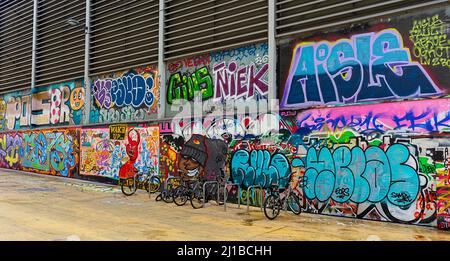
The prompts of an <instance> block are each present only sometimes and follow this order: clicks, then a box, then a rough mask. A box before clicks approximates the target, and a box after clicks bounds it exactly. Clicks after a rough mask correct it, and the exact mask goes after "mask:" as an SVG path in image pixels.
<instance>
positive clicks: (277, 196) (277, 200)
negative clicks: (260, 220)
mask: <svg viewBox="0 0 450 261" xmlns="http://www.w3.org/2000/svg"><path fill="white" fill-rule="evenodd" d="M291 176H292V173H291V174H290V175H289V176H287V177H285V178H280V181H284V180H286V181H288V182H289V181H290V179H291ZM280 183H282V182H280ZM287 208H289V210H290V211H292V212H293V213H294V214H296V215H299V214H300V213H301V212H302V205H301V204H300V199H299V197H298V196H297V195H296V194H295V192H294V191H293V189H292V187H291V185H290V184H289V185H288V187H287V188H284V187H280V186H279V184H271V185H270V186H269V189H268V196H267V198H266V200H265V201H264V215H265V216H266V217H267V218H268V219H270V220H273V219H275V218H276V217H277V216H278V215H279V214H280V211H281V210H285V211H286V210H287Z"/></svg>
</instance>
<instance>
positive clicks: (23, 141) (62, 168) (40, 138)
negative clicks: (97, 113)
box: [0, 128, 80, 177]
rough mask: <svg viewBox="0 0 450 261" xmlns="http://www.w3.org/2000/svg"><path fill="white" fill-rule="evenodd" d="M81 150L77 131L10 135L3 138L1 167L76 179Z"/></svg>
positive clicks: (39, 131)
mask: <svg viewBox="0 0 450 261" xmlns="http://www.w3.org/2000/svg"><path fill="white" fill-rule="evenodd" d="M79 148H80V147H79V130H77V129H68V128H66V129H48V130H27V131H18V132H6V133H2V134H0V167H2V168H8V169H16V170H23V171H31V172H36V173H41V174H49V175H56V176H64V177H75V176H77V175H78V165H79Z"/></svg>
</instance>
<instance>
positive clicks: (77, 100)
mask: <svg viewBox="0 0 450 261" xmlns="http://www.w3.org/2000/svg"><path fill="white" fill-rule="evenodd" d="M84 98H85V93H84V88H83V87H77V88H75V89H73V91H72V93H71V94H70V107H71V108H72V110H74V111H78V110H79V109H81V108H82V107H83V106H84V100H85V99H84Z"/></svg>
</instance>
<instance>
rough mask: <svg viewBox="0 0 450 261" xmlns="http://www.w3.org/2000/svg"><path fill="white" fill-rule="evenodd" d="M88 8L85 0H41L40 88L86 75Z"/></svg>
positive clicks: (38, 59)
mask: <svg viewBox="0 0 450 261" xmlns="http://www.w3.org/2000/svg"><path fill="white" fill-rule="evenodd" d="M85 8H86V2H85V1H84V0H63V1H61V0H40V1H39V2H38V22H37V46H36V87H39V86H43V85H48V84H51V83H58V82H64V81H69V80H73V79H77V78H82V77H83V72H84V28H85ZM68 19H75V20H77V21H78V22H79V26H73V25H70V24H69V23H67V20H68Z"/></svg>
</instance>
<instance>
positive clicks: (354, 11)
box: [276, 0, 449, 37]
mask: <svg viewBox="0 0 450 261" xmlns="http://www.w3.org/2000/svg"><path fill="white" fill-rule="evenodd" d="M448 2H449V1H448V0H428V1H423V0H346V1H342V0H277V4H276V5H277V11H276V13H277V19H276V21H277V36H278V37H286V36H291V35H296V34H302V33H309V32H314V31H318V30H323V29H326V28H331V27H333V26H341V25H346V24H351V23H355V22H361V21H365V20H368V19H372V18H376V17H381V16H387V15H393V14H398V13H401V12H405V11H409V10H413V9H419V8H423V7H427V6H431V5H437V4H442V3H448Z"/></svg>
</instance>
